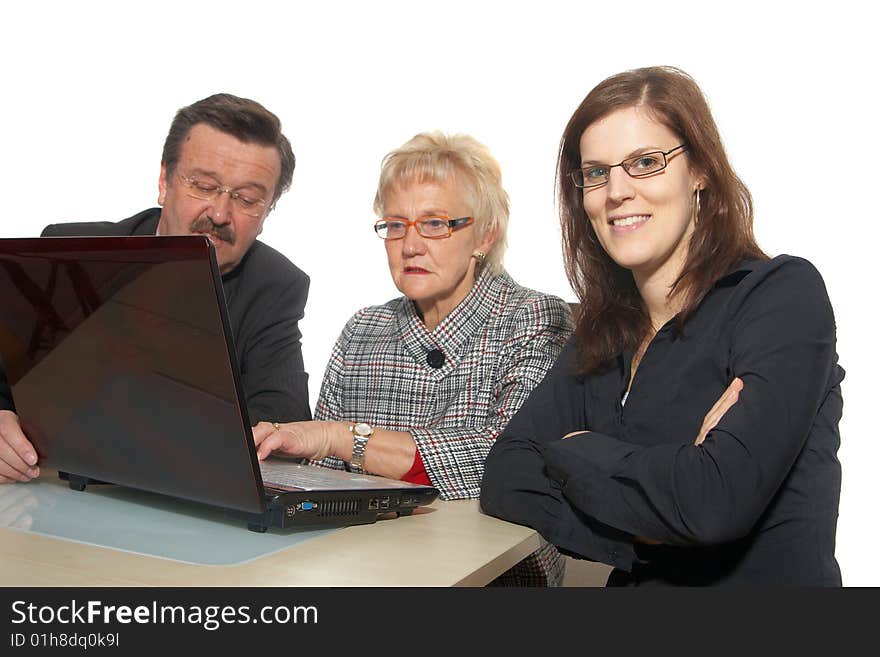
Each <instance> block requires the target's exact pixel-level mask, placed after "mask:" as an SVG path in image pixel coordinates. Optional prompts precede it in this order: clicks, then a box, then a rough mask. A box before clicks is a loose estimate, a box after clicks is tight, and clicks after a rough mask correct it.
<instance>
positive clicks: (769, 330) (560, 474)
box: [481, 68, 843, 585]
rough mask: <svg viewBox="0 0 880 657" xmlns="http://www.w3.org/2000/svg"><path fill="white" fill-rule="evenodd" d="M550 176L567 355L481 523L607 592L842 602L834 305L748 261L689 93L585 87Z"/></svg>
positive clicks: (493, 489) (680, 80)
mask: <svg viewBox="0 0 880 657" xmlns="http://www.w3.org/2000/svg"><path fill="white" fill-rule="evenodd" d="M558 175H559V179H558V180H559V196H560V207H561V215H562V216H561V219H562V228H563V239H564V249H565V257H566V268H567V272H568V275H569V279H570V281H571V283H572V287H573V288H574V289H575V291H576V293H577V295H578V297H579V300H580V303H581V305H580V309H579V313H578V316H577V318H576V328H575V335H574V337H573V338H572V340H571V341H570V343H569V344H568V345H567V346H566V348H565V349H564V350H563V352H562V354H561V355H560V358H559V360H558V361H557V362H556V364H555V365H554V367H553V369H552V370H551V372H550V373H549V374H548V376H547V378H546V379H545V380H544V381H543V382H542V383H541V385H540V386H539V387H538V388H536V390H535V391H534V392H533V393H532V395H531V396H530V398H529V399H528V401H527V402H526V403H525V404H524V405H523V407H522V408H521V409H520V411H519V412H518V414H517V415H516V416H515V417H514V418H513V420H512V421H511V422H510V424H509V425H508V426H507V429H506V430H505V432H504V433H503V434H502V436H501V438H499V440H498V441H497V442H496V443H495V445H494V447H493V448H492V450H491V451H490V453H489V456H488V459H487V461H486V465H485V476H484V479H483V488H482V494H481V500H482V506H483V509H484V510H485V511H486V512H488V513H490V514H492V515H496V516H499V517H502V518H506V519H509V520H512V521H515V522H519V523H522V524H526V525H529V526H532V527H534V528H535V529H537V530H539V531H540V532H541V533H542V534H543V535H544V536H545V537H546V538H547V539H548V540H549V541H550V542H551V543H554V544H556V545H557V546H558V547H559V548H561V549H562V550H563V551H564V552H567V553H570V554H573V555H576V556H579V557H582V558H586V559H591V560H595V561H602V562H605V563H608V564H610V565H613V566H615V570H614V571H612V574H611V576H610V578H609V584H624V585H645V584H679V585H685V584H687V585H698V584H704V585H716V584H743V583H747V584H806V585H840V581H841V580H840V570H839V568H838V565H837V562H836V560H835V558H834V542H835V531H836V523H837V509H838V500H839V493H840V464H839V462H838V460H837V456H836V453H837V448H838V446H839V442H840V439H839V433H838V421H839V419H840V416H841V409H842V398H841V393H840V382H841V380H842V378H843V370H842V369H841V368H840V367H839V366H838V364H837V355H836V351H835V343H836V339H835V325H834V317H833V313H832V309H831V305H830V303H829V300H828V295H827V293H826V290H825V287H824V284H823V282H822V279H821V277H820V276H819V274H818V272H817V271H816V270H815V268H814V267H813V266H812V265H811V264H810V263H808V262H807V261H805V260H802V259H800V258H795V257H791V256H779V257H776V258H773V259H769V258H768V257H767V256H765V255H764V254H763V253H762V251H761V250H760V249H759V248H758V246H757V244H756V243H755V240H754V237H753V234H752V208H751V197H750V195H749V192H748V190H747V189H746V187H745V186H744V185H743V183H742V182H741V181H740V180H739V179H738V178H737V176H736V175H735V174H734V172H733V169H732V168H731V166H730V164H729V162H728V160H727V156H726V154H725V152H724V148H723V147H722V145H721V140H720V138H719V135H718V130H717V128H716V126H715V123H714V121H713V119H712V116H711V114H710V112H709V108H708V106H707V104H706V101H705V99H704V97H703V94H702V92H701V91H700V89H699V88H698V87H697V85H696V83H695V82H694V81H693V80H692V79H691V78H690V77H688V76H687V75H686V74H684V73H683V72H681V71H679V70H676V69H672V68H646V69H639V70H635V71H629V72H625V73H622V74H619V75H615V76H613V77H611V78H609V79H607V80H605V81H604V82H602V83H601V84H599V85H598V86H597V87H596V88H595V89H593V91H591V92H590V93H589V95H588V96H587V97H586V98H585V99H584V101H583V102H582V103H581V105H580V107H578V109H577V111H576V112H575V113H574V116H572V118H571V120H570V121H569V123H568V126H567V127H566V129H565V133H564V135H563V138H562V143H561V146H560V153H559V172H558Z"/></svg>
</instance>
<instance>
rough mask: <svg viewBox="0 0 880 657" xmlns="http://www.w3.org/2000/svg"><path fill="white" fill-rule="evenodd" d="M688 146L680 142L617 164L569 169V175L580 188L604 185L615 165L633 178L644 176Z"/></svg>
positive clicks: (666, 162)
mask: <svg viewBox="0 0 880 657" xmlns="http://www.w3.org/2000/svg"><path fill="white" fill-rule="evenodd" d="M686 147H687V145H686V144H680V145H678V146H676V147H675V148H670V149H669V150H668V151H651V152H650V153H642V154H641V155H634V156H633V157H628V158H626V159H625V160H623V161H621V162H618V163H617V164H592V165H590V166H588V167H584V168H583V169H575V170H574V171H569V173H568V177H569V178H571V181H572V182H573V183H574V186H575V187H577V188H579V189H590V188H591V187H599V186H600V185H604V184H605V183H607V182H608V179H609V177H610V176H611V169H613V168H614V167H620V168H621V169H623V170H624V171H626V172H627V173H628V174H629V175H630V176H632V177H633V178H644V177H645V176H650V175H651V174H654V173H657V172H658V171H663V169H665V168H666V165H667V164H669V160H668V159H667V157H666V156H667V155H670V154H671V153H674V152H675V151H677V150H679V149H685V148H686Z"/></svg>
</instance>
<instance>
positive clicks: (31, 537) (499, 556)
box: [0, 475, 538, 586]
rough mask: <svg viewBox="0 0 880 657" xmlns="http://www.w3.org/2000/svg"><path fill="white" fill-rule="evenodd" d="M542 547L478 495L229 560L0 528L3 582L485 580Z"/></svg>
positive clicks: (364, 583)
mask: <svg viewBox="0 0 880 657" xmlns="http://www.w3.org/2000/svg"><path fill="white" fill-rule="evenodd" d="M44 476H46V475H44ZM11 485H12V486H28V484H11ZM80 494H82V495H87V494H89V493H88V491H86V492H85V493H80ZM242 531H247V530H245V529H242ZM537 547H538V535H537V533H536V532H535V531H534V530H531V529H529V528H527V527H520V526H518V525H513V524H511V523H507V522H504V521H502V520H498V519H496V518H492V517H489V516H486V515H483V514H482V513H480V511H479V502H478V500H462V501H454V502H442V501H437V502H434V503H433V504H432V505H431V506H429V507H426V508H425V509H423V510H422V511H421V512H416V513H414V514H413V515H412V516H408V517H401V518H394V519H390V520H380V521H379V522H377V523H375V524H371V525H360V526H355V527H346V528H344V529H340V530H337V531H333V532H328V533H326V534H322V535H320V536H318V537H316V538H313V539H310V540H307V541H303V542H302V543H298V544H296V545H293V546H291V547H289V548H286V549H284V550H282V551H280V552H275V553H273V554H269V555H266V556H263V557H260V558H258V559H255V560H253V561H250V562H247V563H242V564H235V565H222V566H203V565H195V564H189V563H183V562H179V561H172V560H168V559H161V558H156V557H149V556H144V555H139V554H133V553H130V552H124V551H121V550H115V549H110V548H104V547H97V546H94V545H87V544H83V543H76V542H73V541H68V540H64V539H58V538H52V537H49V536H45V535H41V534H36V533H31V532H26V531H19V530H13V529H7V528H2V529H0V585H2V586H483V585H485V584H487V583H488V582H490V581H491V580H493V579H494V578H495V577H497V576H498V575H500V574H501V573H503V572H504V571H505V570H507V569H508V568H510V567H511V566H513V565H514V564H515V563H517V562H518V561H520V560H521V559H523V558H524V557H525V556H527V555H528V554H530V553H531V552H533V551H534V550H536V549H537Z"/></svg>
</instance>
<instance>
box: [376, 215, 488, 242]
mask: <svg viewBox="0 0 880 657" xmlns="http://www.w3.org/2000/svg"><path fill="white" fill-rule="evenodd" d="M473 221H474V218H473V217H460V218H459V219H447V218H445V217H423V218H421V219H413V220H410V219H398V218H396V217H395V218H393V219H392V218H385V219H380V220H379V221H377V222H376V225H375V226H373V230H375V231H376V235H378V236H379V237H381V238H382V239H383V240H402V239H403V238H404V237H406V231H408V230H409V227H410V226H415V227H416V230H417V231H418V233H419V235H421V236H422V237H427V238H428V239H429V240H442V239H443V238H445V237H449V236H450V235H452V231H453V230H456V229H457V228H464V227H465V226H469V225H470V224H472V223H473Z"/></svg>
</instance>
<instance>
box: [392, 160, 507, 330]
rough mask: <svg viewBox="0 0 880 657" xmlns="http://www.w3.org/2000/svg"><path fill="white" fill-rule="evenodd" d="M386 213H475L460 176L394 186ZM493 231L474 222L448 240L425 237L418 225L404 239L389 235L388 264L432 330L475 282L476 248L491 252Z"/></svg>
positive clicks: (396, 215)
mask: <svg viewBox="0 0 880 657" xmlns="http://www.w3.org/2000/svg"><path fill="white" fill-rule="evenodd" d="M384 216H385V217H387V218H398V219H410V220H415V219H420V218H424V217H444V218H447V219H458V218H460V217H470V216H473V209H472V207H471V203H470V202H469V200H468V194H467V192H466V188H465V186H464V185H463V184H461V183H460V182H459V181H458V180H456V177H455V176H450V177H448V178H447V179H446V180H445V181H443V182H413V183H409V184H404V185H398V186H396V187H394V188H393V189H392V190H391V191H390V193H388V195H387V197H386V199H385V215H384ZM493 242H494V235H486V236H483V237H482V238H481V237H480V234H479V228H478V226H476V225H474V224H473V223H472V224H470V225H469V226H465V227H462V228H458V229H456V230H454V231H453V233H452V235H451V236H450V237H448V238H445V239H428V238H425V237H422V236H421V235H420V234H419V233H418V231H417V230H416V229H415V227H410V228H409V230H407V231H406V235H405V236H404V238H403V239H399V240H386V242H385V251H386V252H387V254H388V267H389V268H390V270H391V277H392V278H393V279H394V284H395V285H396V286H397V289H398V290H400V291H401V292H402V293H403V294H404V295H405V296H406V297H408V298H409V299H412V300H413V301H414V302H415V304H416V306H417V307H418V309H419V311H420V312H421V313H422V317H423V318H424V320H425V324H426V325H427V326H428V328H429V329H433V328H434V327H435V326H436V325H437V324H439V323H440V322H441V321H442V320H443V318H444V317H446V315H448V314H449V313H450V312H451V311H452V310H453V309H454V308H455V307H456V306H457V305H458V304H459V303H461V301H462V300H463V299H464V298H465V297H466V296H467V293H468V292H469V291H470V289H471V288H472V287H473V284H474V269H475V266H476V259H474V258H473V257H472V256H473V253H474V252H475V251H483V252H484V253H488V252H489V249H490V248H491V247H492V243H493Z"/></svg>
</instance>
